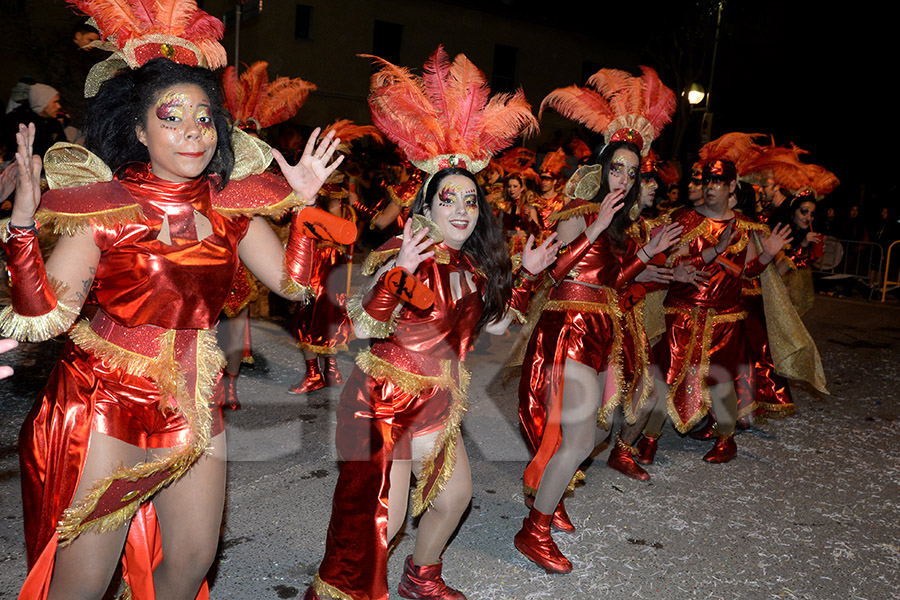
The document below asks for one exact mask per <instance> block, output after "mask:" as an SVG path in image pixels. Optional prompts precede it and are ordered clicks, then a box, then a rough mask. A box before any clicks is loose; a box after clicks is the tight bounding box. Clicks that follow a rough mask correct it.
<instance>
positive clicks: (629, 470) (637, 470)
mask: <svg viewBox="0 0 900 600" xmlns="http://www.w3.org/2000/svg"><path fill="white" fill-rule="evenodd" d="M635 452H636V450H635V449H634V447H633V446H629V445H628V444H626V443H625V442H623V441H622V438H620V437H619V436H616V443H615V445H614V446H613V447H612V450H610V451H609V458H608V459H607V461H606V466H608V467H609V468H610V469H615V470H616V471H618V472H619V473H621V474H623V475H627V476H628V477H631V478H632V479H637V480H639V481H647V480H648V479H650V473H648V472H647V471H645V470H644V469H642V468H641V465H639V464H637V463H636V462H634V454H635Z"/></svg>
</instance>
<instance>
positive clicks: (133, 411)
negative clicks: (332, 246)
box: [0, 3, 340, 600]
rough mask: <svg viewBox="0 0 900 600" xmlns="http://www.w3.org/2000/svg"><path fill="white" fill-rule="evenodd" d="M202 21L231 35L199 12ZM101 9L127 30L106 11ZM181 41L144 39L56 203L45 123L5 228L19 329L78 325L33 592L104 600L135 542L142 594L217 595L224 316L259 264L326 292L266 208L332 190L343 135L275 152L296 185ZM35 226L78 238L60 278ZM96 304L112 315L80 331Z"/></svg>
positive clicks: (39, 473) (51, 448)
mask: <svg viewBox="0 0 900 600" xmlns="http://www.w3.org/2000/svg"><path fill="white" fill-rule="evenodd" d="M92 5H93V6H96V3H93V4H92ZM81 8H83V9H89V8H90V6H87V5H82V6H81ZM119 8H121V6H120V7H119ZM182 9H184V10H183V12H182V13H181V14H182V16H183V17H184V16H188V17H192V18H193V20H192V21H191V22H192V23H194V24H195V26H196V25H205V26H206V28H208V29H211V30H212V31H218V32H219V34H221V23H219V22H218V21H216V20H214V19H212V18H211V17H209V15H206V14H205V13H203V12H202V11H199V10H197V9H196V6H195V5H186V6H182ZM93 16H94V17H95V19H96V20H97V22H98V25H99V28H100V30H101V32H106V31H108V26H109V23H108V22H107V21H106V20H105V17H106V15H105V14H103V13H96V14H94V15H93ZM158 17H159V18H158V19H154V20H153V22H152V23H146V25H148V26H149V27H159V26H160V23H162V22H163V21H164V20H161V19H162V15H158ZM135 21H140V19H137V18H135ZM181 26H182V27H183V26H184V23H182V24H181ZM116 31H117V33H118V34H120V35H119V36H117V37H118V39H119V41H123V40H122V38H123V37H125V36H124V35H122V34H123V30H121V29H118V30H116ZM181 31H183V30H180V31H179V30H176V31H174V32H173V31H172V30H171V29H167V30H164V31H163V33H168V34H169V35H168V37H166V38H164V39H165V41H164V42H162V41H160V37H159V35H160V32H159V31H158V30H157V31H155V32H154V31H152V30H151V32H150V33H157V35H148V36H147V37H146V38H142V37H139V36H135V37H132V38H130V39H129V42H128V45H127V47H126V48H125V51H124V54H125V55H126V56H125V57H126V59H127V60H128V61H129V62H128V64H129V65H130V66H131V67H132V68H133V70H131V69H125V70H123V71H121V72H120V73H119V74H117V75H116V76H115V77H114V78H112V79H110V80H108V81H107V82H106V83H104V84H103V86H102V87H101V89H100V91H99V93H98V94H97V96H96V97H95V99H94V101H93V103H92V104H91V107H90V109H89V114H88V117H87V119H86V123H87V125H86V127H85V147H80V146H75V145H72V144H63V145H57V146H56V147H54V148H53V149H52V150H51V151H50V152H48V153H47V155H46V161H45V163H44V165H43V166H44V167H45V168H46V172H47V176H48V181H50V185H51V188H52V189H51V191H49V192H48V193H46V194H45V195H44V197H43V198H42V197H41V195H40V185H39V182H40V173H41V167H42V161H41V159H40V158H39V157H37V156H32V151H31V143H32V140H33V137H34V129H33V127H29V128H28V129H25V128H21V129H20V131H19V133H18V134H17V139H16V141H17V144H18V152H17V158H16V160H17V163H18V168H19V179H18V182H17V189H16V199H15V205H14V208H13V212H12V215H11V217H10V220H9V221H8V222H6V223H3V224H2V234H3V235H2V241H3V246H4V249H5V250H6V252H7V255H8V257H9V269H10V273H11V280H12V286H11V299H12V306H11V307H8V308H6V309H4V311H3V312H2V314H0V330H2V331H4V332H5V333H7V334H8V335H14V336H15V337H18V338H20V339H29V340H44V339H49V338H51V337H53V336H56V335H58V334H60V333H62V332H65V331H67V330H69V329H70V327H71V330H70V337H71V339H72V341H71V342H69V343H68V344H67V345H66V347H65V348H64V349H63V351H62V355H61V358H60V360H59V362H58V363H57V365H56V367H55V368H54V370H53V371H52V373H51V375H50V378H49V380H48V383H47V385H46V387H45V388H44V391H43V392H42V393H41V395H40V396H39V398H38V399H37V401H36V402H35V405H34V407H33V409H32V411H31V413H30V414H29V416H28V418H27V419H26V422H25V424H24V425H23V427H22V432H21V435H20V438H19V452H20V461H21V468H22V487H23V498H24V499H25V502H24V506H23V511H24V517H25V534H26V544H27V551H28V564H29V574H28V578H27V579H26V581H25V584H24V585H23V588H22V592H21V595H20V598H23V599H24V598H28V599H29V600H31V599H34V598H53V599H55V598H65V599H78V598H100V597H101V596H102V595H103V594H104V592H105V591H106V589H107V587H108V585H109V583H110V580H111V578H112V576H113V573H114V571H115V569H116V563H117V562H118V561H119V558H120V557H121V556H122V553H123V547H124V559H123V576H124V579H125V582H126V585H127V586H128V588H129V589H128V590H127V593H128V594H130V597H132V598H135V599H137V600H150V599H152V598H171V599H188V598H206V597H207V596H208V592H207V587H206V583H205V580H204V578H205V575H206V572H207V570H208V569H209V566H210V564H211V563H212V560H213V558H214V556H215V551H216V547H217V544H218V537H219V530H220V526H221V517H222V508H223V504H224V494H225V450H226V449H225V436H224V432H223V426H222V419H221V410H220V409H217V408H215V407H214V408H212V409H211V408H210V406H209V401H210V394H211V392H212V388H213V385H214V384H215V380H216V376H217V375H218V373H219V371H220V369H221V367H222V362H223V357H222V354H221V352H220V351H219V350H218V348H217V347H216V345H215V332H214V331H213V327H214V325H215V320H216V318H217V317H218V314H219V311H220V310H221V308H222V306H223V304H224V301H225V295H226V294H227V293H228V290H229V289H230V285H231V281H232V279H233V277H234V273H235V271H236V269H237V265H238V256H239V255H240V258H241V259H242V260H243V261H244V262H245V264H246V265H247V266H248V267H249V268H250V269H251V270H252V271H253V272H254V273H255V274H256V275H257V276H258V277H259V278H260V280H261V281H263V282H264V283H265V284H266V285H269V286H270V287H272V288H273V289H280V290H281V292H282V293H283V294H285V295H286V296H287V297H290V298H299V297H302V296H304V295H306V294H308V291H309V290H308V286H306V283H307V282H308V278H309V277H308V270H309V269H308V268H309V261H308V258H309V255H310V250H311V244H312V240H311V239H310V238H307V237H306V236H305V235H304V234H303V227H302V224H301V223H300V221H299V218H298V220H297V222H296V224H295V227H294V228H293V230H292V235H291V239H290V241H289V243H288V247H287V250H285V249H284V248H283V247H282V245H281V243H280V242H279V240H278V238H277V237H276V236H275V234H274V232H272V231H271V229H270V228H269V227H268V225H267V224H266V223H265V222H264V221H262V220H261V219H259V218H258V217H254V215H255V214H257V213H259V212H265V211H272V210H279V209H280V210H289V209H291V208H293V207H295V206H298V205H302V204H304V203H305V201H304V199H305V198H308V199H310V200H311V199H312V198H314V197H315V194H316V192H317V191H318V189H319V187H320V186H321V184H322V182H323V181H324V180H325V179H326V178H327V177H328V175H329V174H330V173H331V172H332V171H333V170H334V169H335V168H336V167H337V164H338V163H339V162H340V160H338V161H335V163H333V164H332V165H331V166H327V165H328V162H329V160H330V157H331V155H332V153H333V151H334V148H335V146H336V144H337V141H336V140H335V141H333V140H331V139H330V138H328V137H326V138H325V139H324V141H322V142H321V143H319V144H318V145H317V146H315V145H314V144H315V142H314V138H315V136H314V138H312V139H311V141H310V143H309V144H308V145H307V148H306V151H305V152H304V155H303V157H302V158H301V160H300V162H299V163H298V164H297V165H296V166H293V167H291V166H289V165H288V164H287V163H285V162H284V159H283V158H282V157H281V156H280V155H279V154H278V153H277V152H275V153H274V154H275V157H276V159H278V161H279V163H280V165H281V167H282V171H283V173H284V175H285V178H286V179H282V178H278V177H275V176H270V175H269V176H267V175H260V174H257V173H262V171H263V170H264V169H265V167H266V166H267V165H268V163H269V162H270V160H271V154H272V153H273V151H270V150H269V149H268V147H267V146H265V145H261V144H259V143H258V142H256V141H254V140H252V139H251V138H248V137H247V136H242V135H241V134H240V133H238V132H235V133H232V132H231V124H230V120H229V119H228V115H227V113H226V112H225V111H224V109H223V107H222V101H221V97H220V95H219V92H218V85H217V82H216V79H215V77H214V76H213V74H212V73H211V72H210V71H209V70H208V69H205V68H201V67H198V66H187V65H184V64H177V63H175V62H172V61H170V60H167V59H164V58H157V59H155V60H150V59H151V58H152V57H154V56H160V54H165V55H167V56H168V55H174V56H175V58H177V59H180V60H182V61H184V62H188V63H190V64H194V65H196V64H198V63H199V64H212V65H215V62H211V61H210V56H209V55H205V54H198V53H197V50H196V48H197V46H195V45H193V44H187V43H183V40H182V41H181V42H182V43H180V44H179V39H178V38H176V37H175V34H177V33H180V32H181ZM144 33H147V32H144ZM204 41H205V42H208V43H201V44H200V45H201V46H203V47H204V48H206V49H207V50H209V49H210V44H213V45H214V44H215V42H214V40H204ZM219 48H220V49H221V47H219ZM213 50H215V46H213ZM222 54H224V50H222ZM120 56H122V55H120ZM135 56H137V57H139V58H141V59H142V61H141V62H143V60H147V61H148V62H146V63H145V64H143V65H142V66H141V62H130V61H132V60H134V58H135ZM212 58H215V55H213V56H212ZM235 156H237V157H240V163H237V161H235ZM39 204H40V211H38V210H37V209H38V205H39ZM35 218H37V219H38V220H39V221H40V222H41V223H43V224H44V225H46V226H53V227H54V229H55V230H56V231H57V232H58V233H60V238H59V242H58V244H57V247H56V248H55V250H54V252H53V254H52V255H51V256H50V258H49V260H48V261H47V264H46V268H45V266H44V263H43V261H42V259H41V255H40V252H39V250H38V248H37V236H36V222H35ZM85 302H90V303H91V304H94V305H96V307H97V311H96V314H95V316H94V317H93V318H92V319H91V321H90V322H88V321H86V320H83V321H80V322H78V323H77V324H75V325H74V326H72V323H73V322H74V321H75V319H76V317H77V316H78V313H79V311H80V310H81V307H82V305H83V304H84V303H85Z"/></svg>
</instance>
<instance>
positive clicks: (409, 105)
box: [360, 46, 537, 162]
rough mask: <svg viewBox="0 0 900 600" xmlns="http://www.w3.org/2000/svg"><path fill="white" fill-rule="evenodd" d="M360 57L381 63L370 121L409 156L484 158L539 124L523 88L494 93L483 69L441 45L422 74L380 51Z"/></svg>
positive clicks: (419, 159)
mask: <svg viewBox="0 0 900 600" xmlns="http://www.w3.org/2000/svg"><path fill="white" fill-rule="evenodd" d="M360 56H362V57H364V58H370V59H372V60H373V61H374V62H375V63H376V65H377V66H379V67H380V69H379V70H378V71H377V72H376V73H374V74H373V75H372V80H371V85H370V92H369V107H370V109H371V111H372V122H373V123H374V124H375V126H376V127H378V128H379V129H380V130H381V131H382V132H384V134H385V135H386V136H387V137H388V138H389V139H390V140H391V141H393V142H394V143H395V144H397V145H398V146H399V147H400V150H401V151H402V152H403V153H404V154H405V155H406V157H407V158H408V159H409V160H411V161H414V162H424V161H428V160H429V159H432V158H434V157H436V156H439V155H444V154H465V155H467V156H468V157H469V158H470V159H472V160H475V161H481V160H485V159H487V158H488V157H490V156H491V155H492V154H493V153H495V152H498V151H500V150H502V149H504V148H507V147H508V146H509V145H510V144H511V143H512V142H513V140H514V139H515V137H516V136H517V135H519V133H520V132H522V131H527V132H530V131H533V130H534V129H535V128H536V126H537V121H536V119H535V118H534V115H532V114H531V106H530V105H529V104H528V101H527V100H526V99H525V95H524V93H523V92H522V91H521V90H519V91H518V92H516V93H515V94H499V95H496V96H494V97H490V90H489V89H488V85H487V80H486V78H485V76H484V73H482V72H481V71H480V70H479V69H478V67H476V66H475V65H474V64H473V63H472V62H471V61H469V59H468V58H466V57H465V56H464V55H462V54H460V55H457V56H456V57H455V58H454V59H453V61H452V62H451V61H450V59H449V56H448V55H447V53H446V52H445V51H444V49H443V47H441V46H439V47H438V48H437V50H435V52H434V53H433V54H432V55H431V57H429V59H428V61H427V62H426V63H425V66H424V70H423V73H424V75H423V77H421V78H420V77H417V76H415V75H413V74H412V73H410V71H409V70H408V69H406V68H403V67H398V66H397V65H394V64H392V63H390V62H388V61H386V60H383V59H381V58H378V57H376V56H371V55H366V54H361V55H360Z"/></svg>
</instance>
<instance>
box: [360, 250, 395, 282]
mask: <svg viewBox="0 0 900 600" xmlns="http://www.w3.org/2000/svg"><path fill="white" fill-rule="evenodd" d="M399 253H400V248H394V249H392V250H373V251H371V252H369V255H368V256H367V257H366V260H364V261H363V264H362V274H363V275H366V276H369V275H374V274H375V272H376V271H378V269H380V268H381V266H382V265H384V264H385V263H386V262H387V261H389V260H390V259H392V258H394V257H395V256H397V255H398V254H399Z"/></svg>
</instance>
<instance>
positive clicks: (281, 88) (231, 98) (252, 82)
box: [222, 61, 316, 132]
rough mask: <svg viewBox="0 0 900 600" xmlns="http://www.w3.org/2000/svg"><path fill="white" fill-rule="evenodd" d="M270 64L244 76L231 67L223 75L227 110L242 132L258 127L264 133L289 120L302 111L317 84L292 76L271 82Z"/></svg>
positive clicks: (256, 65)
mask: <svg viewBox="0 0 900 600" xmlns="http://www.w3.org/2000/svg"><path fill="white" fill-rule="evenodd" d="M268 66H269V63H267V62H265V61H258V62H255V63H253V64H252V65H250V66H249V67H248V68H247V70H246V71H244V72H243V73H241V76H240V78H238V77H237V73H236V71H235V68H234V67H228V68H227V69H225V72H224V73H223V74H222V93H223V95H224V97H225V108H227V109H228V112H229V113H231V118H232V119H234V124H235V125H236V126H237V127H239V128H241V129H248V128H250V127H254V128H255V129H256V131H257V132H258V131H260V130H262V129H265V128H267V127H271V126H272V125H276V124H278V123H281V122H283V121H287V120H288V119H290V118H291V117H293V116H294V115H295V114H297V111H298V110H300V107H302V106H303V104H304V103H305V102H306V99H307V97H308V96H309V93H310V92H312V91H313V90H315V89H316V86H315V84H312V83H310V82H308V81H304V80H302V79H300V78H299V77H298V78H295V79H291V78H289V77H278V78H276V79H275V80H274V81H271V82H270V81H269V75H268V73H267V72H266V68H267V67H268Z"/></svg>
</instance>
